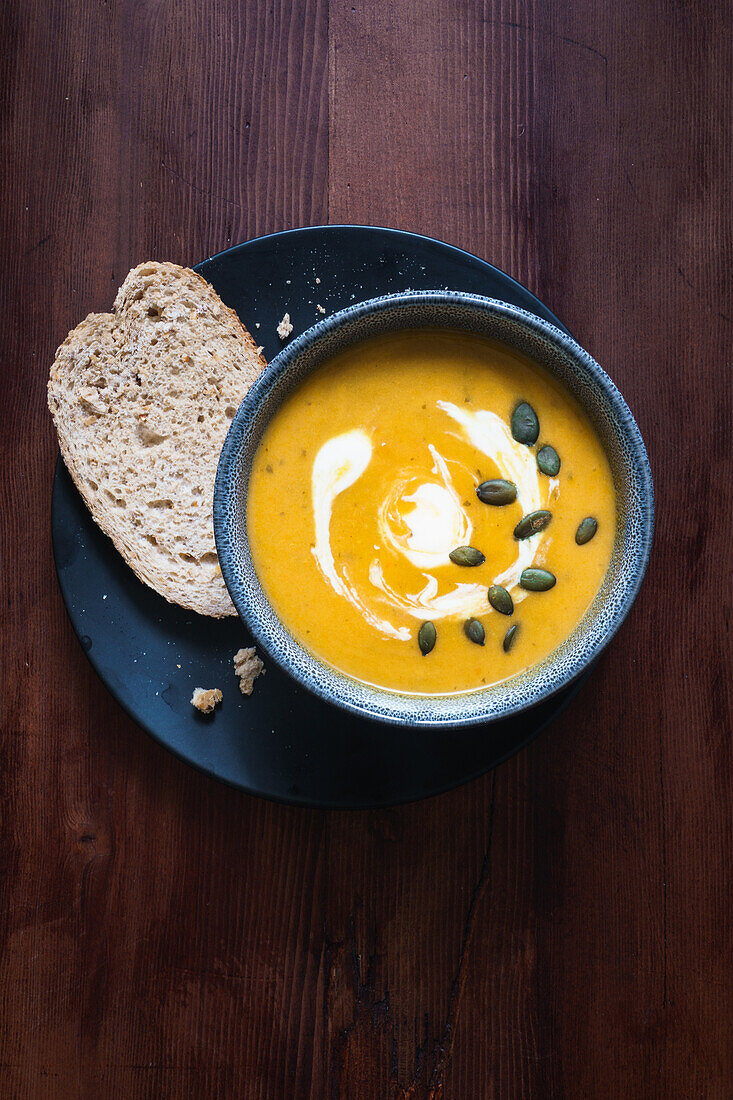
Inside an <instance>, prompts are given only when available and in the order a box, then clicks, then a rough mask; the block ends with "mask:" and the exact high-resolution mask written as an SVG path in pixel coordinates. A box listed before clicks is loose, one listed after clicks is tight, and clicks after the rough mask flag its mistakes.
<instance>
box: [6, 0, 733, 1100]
mask: <svg viewBox="0 0 733 1100" xmlns="http://www.w3.org/2000/svg"><path fill="white" fill-rule="evenodd" d="M2 18H3V22H4V28H3V31H4V33H3V36H2V41H3V43H4V48H3V50H2V67H3V79H2V84H1V85H0V87H2V95H3V109H2V130H3V152H4V159H3V167H2V204H0V217H2V223H3V224H2V247H3V253H4V262H3V265H2V275H3V277H2V284H1V285H0V293H1V294H2V308H1V309H0V318H1V322H0V323H1V324H2V340H0V348H1V349H2V362H3V402H2V405H3V420H4V424H5V428H4V431H3V434H2V454H3V467H4V476H3V478H2V482H1V491H2V520H3V529H4V535H3V559H2V577H3V610H4V615H3V628H2V647H3V654H2V669H3V674H4V686H3V689H2V710H3V730H2V740H1V741H0V753H1V754H2V755H1V763H0V811H1V813H2V831H1V833H0V873H1V876H2V877H1V879H0V881H1V884H2V885H1V902H0V1096H2V1097H3V1098H5V1097H8V1098H11V1097H12V1098H15V1097H18V1098H21V1097H23V1098H25V1097H28V1098H31V1100H37V1098H38V1100H43V1098H46V1097H53V1098H56V1097H74V1098H76V1097H82V1098H87V1097H95V1098H96V1097H100V1098H103V1100H106V1098H114V1100H117V1098H127V1097H135V1098H137V1097H140V1098H142V1097H145V1098H148V1097H149V1098H156V1100H157V1098H161V1097H181V1098H209V1097H245V1098H247V1100H249V1098H253V1100H258V1098H263V1100H264V1098H272V1100H283V1098H291V1097H294V1098H300V1097H310V1098H313V1100H321V1098H327V1097H339V1098H340V1097H348V1098H351V1097H358V1098H368V1100H381V1098H382V1097H394V1098H398V1097H399V1098H403V1100H408V1098H409V1100H427V1098H428V1097H430V1098H433V1100H439V1098H445V1100H476V1098H483V1097H520V1096H522V1097H558V1098H565V1097H577V1098H584V1100H585V1098H598V1097H609V1098H613V1100H618V1098H623V1100H625V1098H634V1100H635V1098H638V1097H642V1098H646V1097H657V1096H659V1097H671V1096H673V1097H695V1098H697V1097H716V1098H717V1097H721V1098H722V1097H726V1098H727V1097H730V1096H731V1095H733V979H732V977H731V966H732V963H733V959H732V958H731V902H732V901H733V897H732V891H731V869H732V859H731V857H732V855H733V852H732V850H731V849H732V847H733V829H732V816H731V811H732V805H731V803H732V798H731V790H732V783H733V776H732V774H731V767H732V758H731V720H730V694H731V666H730V656H731V636H730V634H731V618H730V603H731V600H730V596H731V550H730V538H731V505H732V504H733V495H732V487H733V466H732V464H731V445H730V441H731V427H732V424H733V417H732V413H731V401H730V399H731V390H732V388H733V387H732V385H731V375H732V369H733V366H732V365H733V358H732V356H733V342H732V340H731V336H732V335H733V304H732V301H731V294H730V280H731V274H730V273H731V260H732V255H731V252H732V249H731V194H730V180H731V177H732V175H733V164H732V160H731V141H730V138H731V133H730V107H731V102H732V98H733V87H732V81H731V73H732V72H733V65H732V64H731V62H732V51H731V27H732V20H731V16H730V9H729V8H726V6H725V5H715V4H712V3H709V2H708V3H704V2H702V0H689V2H688V0H684V2H683V0H669V2H667V3H653V2H649V3H641V4H640V3H638V0H614V2H611V0H592V2H589V3H586V4H575V5H570V4H559V3H552V2H550V0H535V2H533V3H528V4H526V5H525V4H520V3H516V2H513V3H512V2H510V0H494V2H493V3H492V2H488V0H486V2H485V3H483V4H481V3H479V2H474V0H461V2H458V3H456V2H451V3H448V2H447V0H444V2H439V0H421V3H419V4H417V3H416V0H379V2H378V0H372V2H370V3H364V2H362V0H346V2H341V0H300V2H298V3H288V2H282V0H277V2H269V0H268V2H265V0H251V2H248V3H245V2H239V3H238V2H236V0H203V2H202V0H6V3H5V4H4V5H3V7H2ZM322 222H367V223H374V224H381V225H392V226H399V227H402V228H407V229H412V230H418V231H420V232H422V233H427V234H431V235H434V236H438V237H441V238H444V239H445V240H448V241H450V242H453V243H455V244H458V245H461V246H463V247H465V248H468V249H470V250H472V251H474V252H477V253H478V254H479V255H481V256H484V257H486V258H487V259H489V260H490V261H492V262H493V263H494V264H496V265H498V266H499V267H501V268H503V269H505V270H506V271H508V272H510V273H511V274H512V275H513V276H515V277H516V278H517V279H519V280H520V281H522V282H523V283H526V284H527V285H528V286H529V287H530V288H531V289H532V290H533V291H534V292H535V293H536V294H538V295H539V296H540V297H541V298H542V299H544V300H545V301H546V302H547V303H548V304H549V306H550V307H551V308H552V309H553V310H554V311H555V312H556V313H557V314H558V315H559V316H560V317H561V318H562V319H563V321H564V322H565V323H566V324H567V325H568V327H569V328H570V329H571V331H572V332H573V333H574V334H575V335H576V336H577V337H578V339H579V340H580V341H581V342H582V343H583V344H584V345H585V346H586V347H587V348H588V349H589V350H590V351H591V353H592V354H594V355H595V356H596V357H597V358H598V359H599V360H600V362H601V363H602V364H603V365H604V366H605V367H606V368H607V369H608V371H609V372H610V373H611V375H612V376H613V377H614V379H615V380H616V381H617V382H618V383H619V385H620V387H621V389H622V390H623V392H624V394H625V395H626V397H627V399H628V401H629V403H630V405H631V407H632V409H633V411H634V413H635V414H636V416H637V419H638V421H639V425H640V427H641V429H642V432H643V434H644V436H645V438H646V441H647V444H648V446H649V450H650V455H651V460H652V465H653V469H654V476H655V479H656V490H657V495H658V513H657V515H658V524H657V535H656V545H655V549H654V554H653V558H652V564H651V567H650V570H649V574H648V578H647V580H646V583H645V585H644V589H643V591H642V594H641V597H640V599H639V601H638V603H637V605H636V607H635V608H634V610H633V612H632V614H631V615H630V617H629V619H628V621H627V623H626V625H625V627H624V629H623V631H622V633H621V635H620V636H619V637H618V639H617V640H616V641H615V642H614V644H613V645H612V646H611V648H610V650H609V651H608V653H607V654H606V655H605V656H604V658H603V659H602V661H601V663H600V665H599V667H598V669H597V670H596V672H595V674H594V675H593V677H592V680H591V682H590V683H589V684H588V685H587V686H586V688H585V689H584V690H583V691H582V692H581V694H580V696H579V697H578V698H577V699H576V701H575V702H574V703H573V704H572V706H571V707H570V709H569V710H568V711H567V712H566V714H565V715H564V716H563V718H562V719H561V720H560V721H559V722H557V724H556V725H555V726H554V727H553V728H552V729H551V730H550V731H549V732H547V733H546V734H545V735H544V736H542V737H541V738H540V739H539V740H538V741H537V742H535V743H534V744H533V745H532V746H531V747H530V748H528V749H526V750H525V751H524V752H522V753H520V754H519V755H518V756H517V757H516V758H515V759H513V760H510V761H509V762H507V763H506V764H504V765H502V766H501V767H500V768H498V769H497V770H496V771H495V772H494V773H493V774H491V775H487V776H485V777H484V778H483V779H480V780H478V781H476V782H474V783H471V784H470V785H468V786H467V787H464V788H463V789H460V790H456V791H454V792H452V793H450V794H447V795H444V796H442V797H440V798H435V799H431V800H429V801H426V802H423V803H420V804H415V805H410V806H405V807H402V808H399V809H391V810H387V811H384V812H360V813H327V812H314V811H304V810H299V809H294V808H288V807H283V806H278V805H272V804H269V803H267V802H264V801H260V800H257V799H255V798H249V797H246V796H244V795H241V794H239V793H237V792H235V791H232V790H229V789H228V788H226V787H224V786H222V785H220V784H219V783H216V782H213V781H210V780H208V779H206V778H204V777H203V776H201V775H199V774H197V773H196V772H195V771H193V770H192V769H191V768H189V767H187V766H186V765H184V764H182V763H181V762H179V761H178V760H176V759H174V758H173V757H172V756H170V755H168V754H167V753H166V752H165V751H164V750H163V749H161V748H159V747H158V746H157V745H156V744H154V743H153V742H152V741H151V740H150V739H149V738H148V737H147V736H146V735H145V734H144V733H142V732H141V731H140V730H139V729H138V728H137V727H136V726H135V725H133V724H132V723H131V721H130V720H129V719H128V718H127V717H126V716H125V715H124V714H123V713H122V711H121V710H120V709H119V707H118V706H117V705H116V704H115V703H114V702H113V700H112V699H111V697H110V696H109V695H108V693H107V691H106V690H105V688H104V687H103V686H102V685H101V683H100V682H99V681H98V680H97V678H96V676H95V675H94V673H93V671H92V669H91V668H90V666H89V664H88V663H87V660H86V658H85V656H84V654H83V652H82V650H81V648H80V646H79V644H78V642H77V641H76V639H75V638H74V636H73V634H72V631H71V628H70V626H69V624H68V622H67V619H66V616H65V613H64V608H63V605H62V603H61V598H60V596H59V592H58V590H57V586H56V582H55V576H54V568H53V563H52V558H51V550H50V539H49V505H50V487H51V479H52V472H53V463H54V459H55V455H56V442H55V438H54V433H53V430H52V426H51V422H50V418H49V416H48V414H47V412H46V407H45V384H46V376H47V373H48V368H49V365H50V362H51V360H52V357H53V352H54V349H55V347H56V345H57V344H58V343H60V341H61V340H62V339H63V337H64V336H65V334H66V332H67V330H68V329H69V328H70V327H72V326H73V325H75V324H76V323H77V322H78V321H79V320H80V319H81V318H82V317H83V316H84V315H85V313H87V312H88V311H90V310H100V309H106V308H108V307H109V306H110V304H111V301H112V298H113V296H114V293H115V290H116V288H117V286H118V284H119V283H120V282H121V281H122V279H123V277H124V275H125V273H126V272H127V270H128V268H129V267H131V266H132V265H133V264H135V263H137V262H138V261H140V260H142V259H146V258H150V257H153V258H160V259H172V260H175V261H178V262H181V263H186V264H190V263H195V262H196V261H198V260H200V259H201V258H202V257H204V256H206V255H209V254H211V253H214V252H216V251H218V250H220V249H222V248H224V247H226V246H227V245H229V244H233V243H235V242H237V241H241V240H244V239H247V238H249V237H252V236H254V235H257V234H261V233H265V232H268V231H271V230H276V229H281V228H286V227H291V226H298V225H308V224H316V223H322ZM426 751H429V746H428V745H427V744H426Z"/></svg>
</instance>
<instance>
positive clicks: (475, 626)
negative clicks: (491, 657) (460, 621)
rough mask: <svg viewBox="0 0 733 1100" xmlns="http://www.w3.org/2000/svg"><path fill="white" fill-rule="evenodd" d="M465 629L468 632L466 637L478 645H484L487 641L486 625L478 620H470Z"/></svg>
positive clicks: (464, 626)
mask: <svg viewBox="0 0 733 1100" xmlns="http://www.w3.org/2000/svg"><path fill="white" fill-rule="evenodd" d="M463 629H464V630H465V632H466V637H467V638H470V639H471V641H472V642H474V643H475V644H476V645H483V644H484V642H485V641H486V631H485V630H484V624H483V623H482V622H480V621H479V620H478V619H468V620H467V621H466V622H465V623H464V625H463Z"/></svg>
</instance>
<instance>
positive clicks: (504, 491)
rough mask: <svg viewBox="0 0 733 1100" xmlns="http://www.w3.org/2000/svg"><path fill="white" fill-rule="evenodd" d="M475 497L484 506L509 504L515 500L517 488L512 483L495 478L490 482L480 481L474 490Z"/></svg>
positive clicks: (501, 478)
mask: <svg viewBox="0 0 733 1100" xmlns="http://www.w3.org/2000/svg"><path fill="white" fill-rule="evenodd" d="M476 496H477V497H478V498H479V500H480V501H483V503H484V504H496V505H500V504H511V503H512V502H513V501H515V500H516V499H517V487H516V485H515V484H514V482H513V481H505V480H504V478H503V477H496V478H493V480H492V481H482V482H481V484H480V485H479V486H478V487H477V489H476Z"/></svg>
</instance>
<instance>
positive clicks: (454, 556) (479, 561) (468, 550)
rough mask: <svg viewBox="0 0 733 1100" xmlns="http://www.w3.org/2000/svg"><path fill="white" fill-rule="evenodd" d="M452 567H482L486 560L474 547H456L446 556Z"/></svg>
mask: <svg viewBox="0 0 733 1100" xmlns="http://www.w3.org/2000/svg"><path fill="white" fill-rule="evenodd" d="M448 557H449V558H450V560H451V561H452V562H453V564H454V565H483V564H484V562H485V561H486V558H485V557H484V555H483V554H482V553H481V551H480V550H477V549H476V547H475V546H457V547H456V549H455V550H451V552H450V554H449V555H448Z"/></svg>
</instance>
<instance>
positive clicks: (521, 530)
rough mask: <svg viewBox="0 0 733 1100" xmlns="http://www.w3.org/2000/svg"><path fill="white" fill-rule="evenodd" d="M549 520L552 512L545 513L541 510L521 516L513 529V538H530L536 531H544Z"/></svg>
mask: <svg viewBox="0 0 733 1100" xmlns="http://www.w3.org/2000/svg"><path fill="white" fill-rule="evenodd" d="M551 519H552V512H546V511H545V510H544V509H543V508H540V509H539V511H537V512H530V513H529V514H528V515H526V516H522V518H521V519H520V521H519V523H518V524H517V526H516V527H515V528H514V538H515V539H528V538H531V537H532V535H536V534H537V532H538V531H544V529H545V527H547V525H548V523H549V522H550V520H551Z"/></svg>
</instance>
